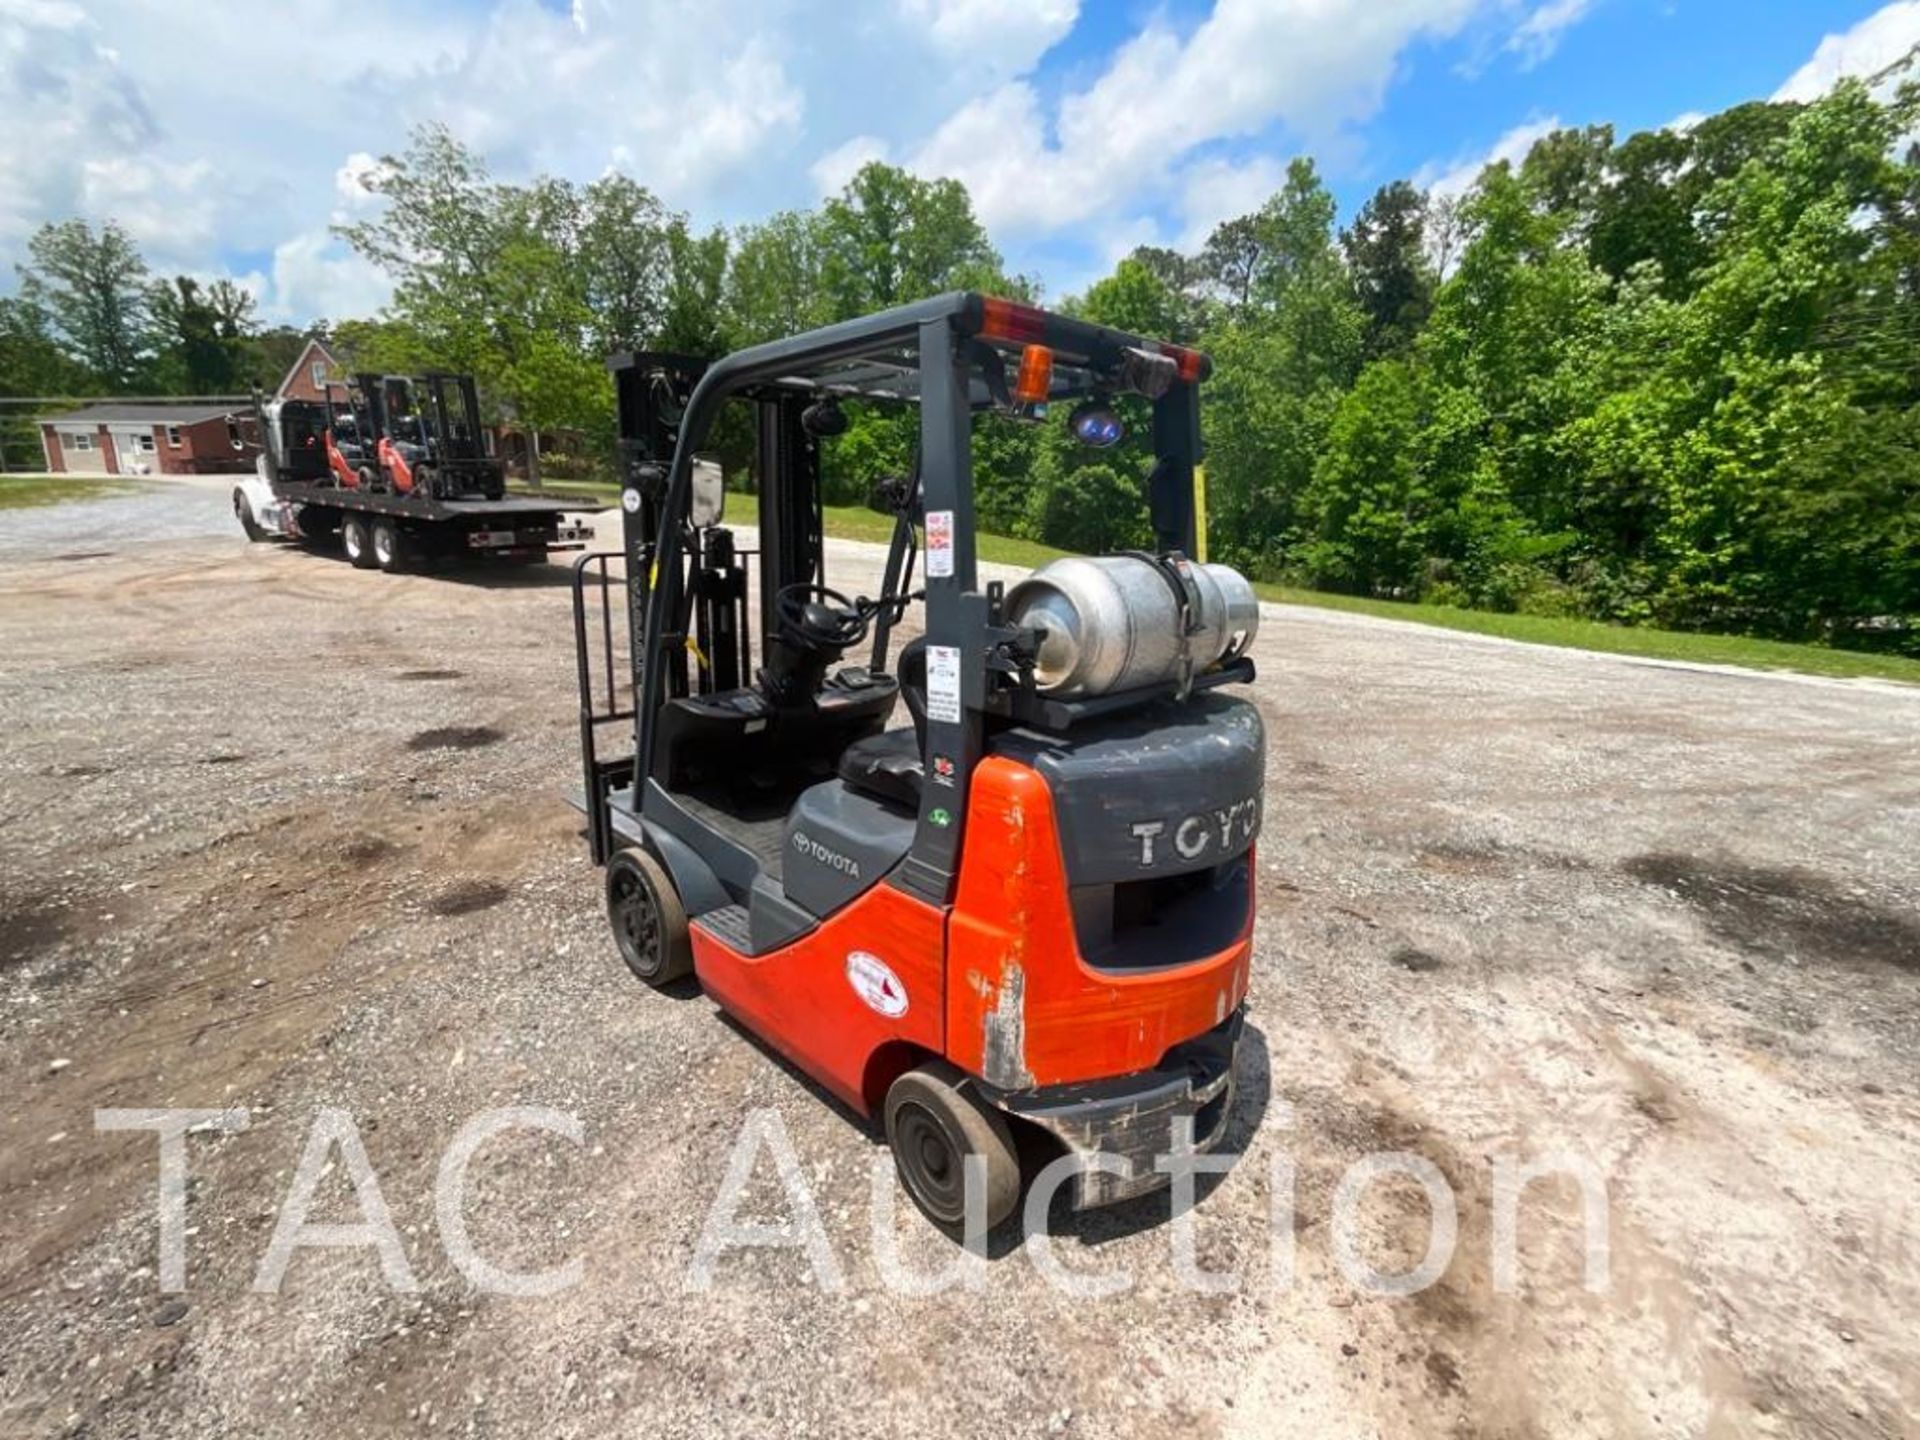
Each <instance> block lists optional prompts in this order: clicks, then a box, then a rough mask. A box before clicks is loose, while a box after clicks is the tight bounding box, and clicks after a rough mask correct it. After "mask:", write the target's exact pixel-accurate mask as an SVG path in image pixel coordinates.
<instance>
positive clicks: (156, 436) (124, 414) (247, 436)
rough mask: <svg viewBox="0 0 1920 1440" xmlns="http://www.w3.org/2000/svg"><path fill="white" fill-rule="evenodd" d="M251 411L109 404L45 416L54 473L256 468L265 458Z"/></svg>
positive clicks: (43, 439) (43, 438)
mask: <svg viewBox="0 0 1920 1440" xmlns="http://www.w3.org/2000/svg"><path fill="white" fill-rule="evenodd" d="M255 428H256V427H255V425H254V420H253V416H252V414H251V413H250V412H249V411H248V410H247V409H246V407H240V408H238V409H236V408H235V407H233V406H231V405H203V404H194V403H191V402H188V403H181V402H177V401H164V400H163V401H132V400H129V401H118V400H103V401H100V402H99V403H97V404H93V405H83V406H81V407H80V408H79V409H78V410H74V411H72V412H70V413H68V414H65V415H43V416H41V417H40V443H41V445H42V447H43V448H44V449H45V450H46V452H47V469H48V470H50V471H52V472H53V473H54V474H80V475H206V474H220V473H223V472H235V471H245V470H251V469H252V468H253V457H254V456H255V455H257V454H259V453H260V446H259V443H258V437H257V436H256V435H255V433H254V432H255Z"/></svg>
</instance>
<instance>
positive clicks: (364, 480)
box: [359, 465, 379, 490]
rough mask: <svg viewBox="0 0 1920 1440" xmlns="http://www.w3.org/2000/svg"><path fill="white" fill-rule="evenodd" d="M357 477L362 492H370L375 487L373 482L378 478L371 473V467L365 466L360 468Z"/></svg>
mask: <svg viewBox="0 0 1920 1440" xmlns="http://www.w3.org/2000/svg"><path fill="white" fill-rule="evenodd" d="M359 477H360V488H361V489H362V490H372V489H373V488H374V487H375V481H376V480H377V479H378V478H379V477H377V476H376V475H375V474H374V473H373V470H372V467H370V466H367V465H362V466H361V467H360V470H359Z"/></svg>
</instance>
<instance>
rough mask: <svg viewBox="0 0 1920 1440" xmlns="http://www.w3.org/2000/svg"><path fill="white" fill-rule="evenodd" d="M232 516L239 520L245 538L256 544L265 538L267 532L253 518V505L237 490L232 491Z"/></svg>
mask: <svg viewBox="0 0 1920 1440" xmlns="http://www.w3.org/2000/svg"><path fill="white" fill-rule="evenodd" d="M233 518H234V519H236V520H238V521H239V522H240V528H241V529H242V530H244V531H246V532H247V539H249V540H251V541H252V542H253V543H254V544H256V545H258V544H259V543H260V542H261V541H262V540H265V539H266V538H267V532H266V531H265V530H263V529H262V528H261V527H260V522H259V521H258V520H256V519H254V518H253V506H251V505H249V504H248V503H247V497H246V495H245V494H243V493H242V492H241V491H239V490H237V489H236V490H235V491H234V492H233Z"/></svg>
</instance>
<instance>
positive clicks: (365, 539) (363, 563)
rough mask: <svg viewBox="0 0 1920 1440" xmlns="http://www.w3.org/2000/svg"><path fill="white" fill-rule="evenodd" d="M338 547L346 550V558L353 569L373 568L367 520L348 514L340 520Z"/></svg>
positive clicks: (371, 544) (371, 542)
mask: <svg viewBox="0 0 1920 1440" xmlns="http://www.w3.org/2000/svg"><path fill="white" fill-rule="evenodd" d="M340 548H341V549H343V550H345V551H346V552H347V559H348V561H349V562H350V563H351V564H352V565H353V568H354V569H356V570H371V569H372V568H373V566H374V559H373V537H372V536H371V535H370V534H368V533H367V522H366V520H365V519H363V518H362V517H361V516H358V515H348V516H347V517H345V518H344V519H343V520H341V522H340Z"/></svg>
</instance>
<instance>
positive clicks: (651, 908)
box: [607, 846, 693, 987]
mask: <svg viewBox="0 0 1920 1440" xmlns="http://www.w3.org/2000/svg"><path fill="white" fill-rule="evenodd" d="M607 919H608V921H609V922H611V924H612V925H613V938H614V941H615V943H616V944H618V945H619V947H620V958H621V959H623V960H625V961H626V962H627V968H628V969H629V970H631V971H633V973H634V974H635V975H637V976H638V977H639V978H640V979H642V980H644V981H646V982H647V984H649V985H652V986H655V987H658V986H662V985H670V984H672V983H673V982H674V981H675V980H678V979H680V978H682V977H683V976H685V975H689V974H691V973H692V972H693V946H692V944H691V942H689V941H688V939H687V911H686V907H685V906H684V905H682V904H681V903H680V894H679V892H678V891H677V890H675V889H674V888H673V880H672V878H671V877H670V876H669V875H668V874H667V872H666V869H665V867H664V866H662V865H661V864H660V862H659V861H658V860H656V859H654V858H653V856H651V855H649V854H647V852H646V851H644V850H640V849H636V848H634V847H631V846H629V847H628V848H627V849H624V850H618V851H615V852H614V855H613V858H612V859H610V860H609V861H607Z"/></svg>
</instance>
